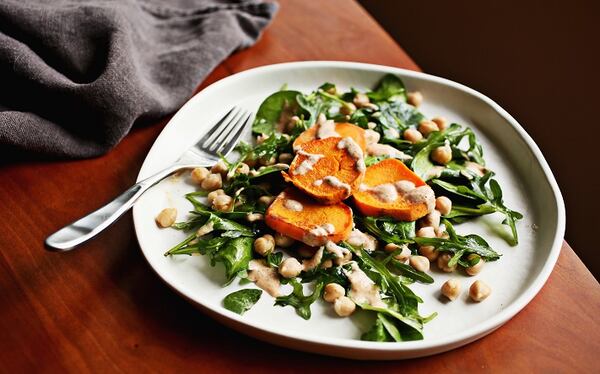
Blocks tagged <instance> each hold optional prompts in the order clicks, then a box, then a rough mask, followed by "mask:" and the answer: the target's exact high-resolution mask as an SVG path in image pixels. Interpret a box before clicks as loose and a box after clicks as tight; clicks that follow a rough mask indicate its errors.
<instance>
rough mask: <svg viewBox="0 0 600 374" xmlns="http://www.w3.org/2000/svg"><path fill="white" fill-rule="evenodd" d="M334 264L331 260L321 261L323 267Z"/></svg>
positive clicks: (327, 267) (326, 267)
mask: <svg viewBox="0 0 600 374" xmlns="http://www.w3.org/2000/svg"><path fill="white" fill-rule="evenodd" d="M332 266H333V261H331V260H325V261H323V263H321V269H329V268H330V267H332Z"/></svg>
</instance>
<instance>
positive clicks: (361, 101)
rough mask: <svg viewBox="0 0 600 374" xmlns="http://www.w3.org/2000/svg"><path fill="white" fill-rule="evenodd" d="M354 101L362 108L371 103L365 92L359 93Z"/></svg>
mask: <svg viewBox="0 0 600 374" xmlns="http://www.w3.org/2000/svg"><path fill="white" fill-rule="evenodd" d="M352 102H353V103H354V105H356V106H357V107H359V108H362V107H364V106H366V105H367V104H369V103H370V101H369V96H367V95H365V94H364V93H357V94H356V96H354V99H353V100H352Z"/></svg>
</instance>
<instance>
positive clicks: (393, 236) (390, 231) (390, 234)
mask: <svg viewBox="0 0 600 374" xmlns="http://www.w3.org/2000/svg"><path fill="white" fill-rule="evenodd" d="M362 224H363V226H364V227H365V229H366V230H367V231H368V232H369V233H370V234H372V235H374V236H375V237H376V238H380V239H382V240H383V241H385V242H387V243H395V244H405V243H412V240H411V239H412V238H413V237H414V236H415V222H414V221H413V222H403V221H396V220H395V219H393V218H390V217H363V218H362Z"/></svg>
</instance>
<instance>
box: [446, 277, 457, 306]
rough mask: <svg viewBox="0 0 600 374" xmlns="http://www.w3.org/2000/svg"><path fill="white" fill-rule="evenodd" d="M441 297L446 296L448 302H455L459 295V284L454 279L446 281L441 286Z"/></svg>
mask: <svg viewBox="0 0 600 374" xmlns="http://www.w3.org/2000/svg"><path fill="white" fill-rule="evenodd" d="M442 295H444V296H446V297H447V298H448V299H449V300H450V301H454V300H456V298H457V297H458V295H460V282H459V281H458V280H456V279H448V280H447V281H446V282H444V284H443V285H442Z"/></svg>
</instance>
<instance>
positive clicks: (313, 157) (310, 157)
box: [292, 150, 325, 175]
mask: <svg viewBox="0 0 600 374" xmlns="http://www.w3.org/2000/svg"><path fill="white" fill-rule="evenodd" d="M297 153H298V154H299V155H302V156H306V157H307V158H306V160H304V161H302V162H301V163H300V165H298V167H296V168H295V169H294V170H293V171H292V174H294V175H304V174H306V173H308V172H309V171H311V170H312V169H313V167H314V166H315V164H316V163H317V162H318V161H319V160H320V159H322V158H323V157H325V156H324V155H321V154H312V153H308V152H304V151H303V150H299V151H298V152H297Z"/></svg>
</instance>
